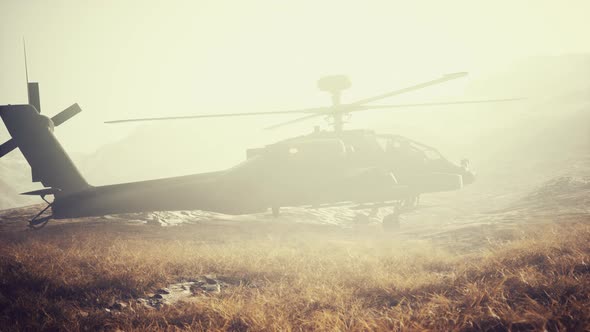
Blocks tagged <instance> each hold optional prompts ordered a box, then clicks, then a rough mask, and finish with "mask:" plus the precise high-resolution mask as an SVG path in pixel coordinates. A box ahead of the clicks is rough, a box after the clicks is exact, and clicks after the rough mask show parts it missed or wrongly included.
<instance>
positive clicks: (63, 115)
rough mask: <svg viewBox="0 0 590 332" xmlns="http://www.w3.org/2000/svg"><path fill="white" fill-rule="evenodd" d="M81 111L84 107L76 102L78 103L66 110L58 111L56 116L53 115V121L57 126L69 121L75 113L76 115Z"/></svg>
mask: <svg viewBox="0 0 590 332" xmlns="http://www.w3.org/2000/svg"><path fill="white" fill-rule="evenodd" d="M80 112H82V109H81V108H80V106H78V104H77V103H76V104H74V105H72V106H70V107H68V108H66V109H65V110H63V111H61V112H59V113H57V114H56V115H55V116H53V117H52V118H51V121H53V125H54V126H56V127H57V126H59V125H60V124H62V123H64V122H66V121H68V120H69V119H70V118H71V117H73V116H74V115H76V114H78V113H80Z"/></svg>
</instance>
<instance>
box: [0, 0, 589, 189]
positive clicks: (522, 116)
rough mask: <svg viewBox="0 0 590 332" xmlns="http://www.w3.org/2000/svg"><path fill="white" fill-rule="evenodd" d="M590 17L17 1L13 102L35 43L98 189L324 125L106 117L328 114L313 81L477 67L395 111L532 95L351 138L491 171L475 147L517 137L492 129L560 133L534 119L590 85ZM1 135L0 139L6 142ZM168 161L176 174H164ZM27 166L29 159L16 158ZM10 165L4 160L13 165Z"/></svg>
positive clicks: (39, 68) (73, 142)
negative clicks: (74, 112)
mask: <svg viewBox="0 0 590 332" xmlns="http://www.w3.org/2000/svg"><path fill="white" fill-rule="evenodd" d="M589 10H590V4H588V3H587V2H585V1H572V2H568V5H567V6H566V5H564V4H563V3H558V2H553V1H522V2H518V3H514V2H510V1H494V2H486V3H482V2H477V3H474V2H469V1H446V2H444V3H442V2H435V1H419V2H411V3H409V2H402V1H396V2H391V1H369V2H366V1H363V2H354V3H346V4H344V3H342V2H337V1H322V2H320V3H318V2H313V1H299V2H296V3H286V2H276V1H250V2H247V3H246V2H244V3H236V2H229V1H200V2H189V1H176V2H171V3H170V2H169V3H167V4H166V5H163V4H161V3H160V2H156V1H141V2H139V1H129V2H118V1H107V2H101V3H100V4H99V3H95V4H93V5H90V4H88V3H80V2H76V1H53V2H51V3H47V2H42V1H30V2H26V3H23V2H17V1H4V2H2V4H0V12H2V13H3V14H4V17H3V20H2V21H1V23H0V24H1V26H0V45H1V46H0V47H1V48H2V51H3V52H2V55H0V68H2V73H3V75H2V77H1V78H0V103H2V104H17V103H24V102H25V101H26V91H25V84H24V68H23V60H22V37H25V38H26V39H27V48H28V58H29V75H30V79H31V80H32V81H39V82H40V83H41V101H42V108H43V112H44V113H46V114H49V115H52V114H55V113H57V112H58V111H60V110H61V109H63V108H65V107H67V106H69V105H70V104H71V103H74V102H78V103H79V104H80V105H81V106H82V108H83V109H84V112H83V113H81V114H80V115H78V116H77V117H76V118H74V119H72V120H71V121H70V122H68V123H67V124H66V125H64V126H61V127H60V128H58V130H57V131H56V135H57V136H58V138H59V139H60V141H61V142H62V144H63V145H64V147H65V148H66V150H68V151H70V152H71V153H72V154H73V157H74V159H75V160H76V161H77V162H78V163H79V164H80V168H81V169H82V172H83V173H86V174H88V177H89V180H95V182H96V181H97V182H98V183H97V184H100V183H107V182H111V181H125V180H138V179H140V178H146V177H152V176H153V177H160V176H170V175H175V174H186V173H188V172H190V171H193V170H194V171H195V172H198V171H208V170H213V169H217V168H224V167H229V166H231V165H232V164H233V163H235V162H238V161H240V160H242V159H243V158H244V149H246V148H248V147H254V146H258V145H263V144H269V143H272V142H274V141H277V140H279V139H283V138H287V137H290V136H294V135H299V134H303V133H306V132H309V130H310V129H311V127H312V126H313V125H315V124H322V125H325V123H324V122H316V123H314V122H305V123H302V124H298V125H295V126H292V127H286V128H284V129H281V130H276V131H262V130H261V128H263V127H265V126H267V125H270V124H275V123H278V122H281V121H282V120H287V119H291V118H290V117H288V116H287V117H282V116H277V117H268V118H267V117H263V118H255V119H224V120H202V121H191V122H169V123H154V124H147V125H123V126H114V125H105V124H103V123H102V122H103V121H104V120H109V119H116V118H127V117H147V116H165V115H177V114H178V115H189V114H195V113H196V114H198V113H223V112H249V111H267V110H268V111H272V110H283V109H285V110H286V109H293V108H300V107H309V106H318V105H326V104H327V103H328V102H329V101H328V98H327V96H326V95H324V93H322V92H319V91H318V90H317V89H316V87H315V81H316V79H317V78H319V77H320V76H322V75H325V74H334V73H344V74H348V75H350V77H351V79H352V82H353V86H352V88H351V89H350V90H349V91H346V92H345V96H344V98H345V100H348V101H351V100H355V99H360V98H363V97H366V96H369V95H372V94H378V93H381V92H384V91H389V90H393V89H396V88H399V87H404V86H407V85H410V84H412V83H416V82H420V81H423V80H428V79H431V78H435V77H438V76H439V75H441V74H444V73H448V72H456V71H469V72H470V73H471V75H470V78H468V79H467V80H458V81H456V82H450V83H446V84H444V85H441V86H438V87H432V88H429V89H425V90H423V91H421V92H419V93H412V94H408V95H407V96H403V97H401V98H392V99H391V102H409V101H418V102H421V101H430V100H451V99H474V98H496V97H499V98H503V97H527V98H529V99H528V100H527V101H526V102H524V103H519V104H515V105H494V106H480V107H461V108H440V109H431V110H427V111H424V112H419V113H416V112H413V110H409V111H407V112H389V113H388V112H387V111H383V112H376V113H373V114H359V115H355V116H354V117H353V121H354V122H353V123H352V126H351V128H374V129H377V130H380V131H382V132H385V131H387V132H400V133H402V134H404V135H407V136H409V137H412V138H416V139H418V140H423V141H424V142H425V143H429V144H431V145H434V146H436V147H439V148H441V150H443V152H447V151H448V154H450V157H452V158H453V159H457V158H460V157H463V155H462V154H463V152H462V151H463V150H461V149H464V151H466V154H467V156H469V157H471V158H472V159H474V162H475V163H477V160H475V158H477V157H482V156H481V155H479V156H478V155H475V156H474V155H473V153H474V152H473V151H476V152H475V153H476V154H477V148H478V145H477V144H482V142H487V143H486V145H483V146H481V149H482V150H489V149H499V148H502V147H505V145H506V144H512V143H514V141H510V140H505V141H502V140H498V141H495V140H494V139H487V140H483V138H481V137H482V136H485V133H488V135H492V137H493V135H495V134H494V133H498V132H502V131H503V128H504V127H506V126H507V125H514V126H516V125H515V123H524V124H526V123H536V122H535V121H540V122H539V123H541V122H542V123H544V125H547V124H549V123H551V117H552V113H551V112H552V109H551V108H548V107H547V108H545V111H544V112H545V113H542V114H534V113H533V112H531V110H534V109H535V106H536V105H539V103H540V101H539V100H545V99H543V98H545V97H546V94H547V93H553V94H554V96H560V95H563V94H564V93H569V91H574V92H575V91H584V89H585V88H587V87H588V85H587V84H588V83H585V82H588V81H589V80H588V77H590V75H589V74H588V72H589V71H588V68H590V67H589V66H587V64H588V57H587V56H585V55H584V54H588V53H590V44H588V43H583V42H581V41H583V40H584V37H583V33H584V32H586V31H590V22H588V21H587V19H586V13H587V12H588V11H589ZM571 54H579V55H574V56H572V55H571ZM574 58H575V59H582V60H580V61H579V62H576V61H578V60H576V61H574V60H572V59H574ZM531 63H532V64H531ZM548 63H549V64H550V65H547V64H548ZM572 63H574V65H572ZM526 66H529V67H527V68H528V69H527V68H525V69H527V70H523V69H522V68H523V67H526ZM561 68H563V69H564V70H563V71H562V70H561ZM519 69H520V71H519ZM578 69H579V71H578ZM539 72H541V73H543V74H540V75H539V76H538V77H534V78H532V77H531V75H534V74H538V73H539ZM545 74H550V75H545ZM562 74H563V75H562ZM560 75H561V76H560ZM584 80H585V81H584ZM487 81H490V82H489V83H486V82H487ZM531 85H532V86H531ZM585 91H587V90H585ZM539 98H541V99H539ZM578 99H580V98H578ZM581 99H582V100H583V98H581ZM586 105H587V99H586ZM574 108H575V107H574ZM557 109H558V108H556V111H555V112H558V110H557ZM571 111H575V110H571ZM559 114H562V112H560V113H559ZM537 115H542V116H541V117H537ZM555 115H557V113H555ZM514 119H517V120H518V121H513V120H514ZM531 121H532V122H531ZM528 127H529V128H530V127H534V126H528ZM1 130H2V131H0V138H2V139H4V138H7V134H6V132H5V131H4V128H1ZM494 130H495V131H494ZM515 130H516V131H518V130H519V129H515ZM128 135H132V137H135V139H134V138H131V139H127V140H126V141H127V143H125V145H124V146H121V147H118V148H117V149H120V151H123V152H125V154H119V155H117V153H115V152H117V149H115V150H113V149H112V148H110V147H112V146H113V143H114V142H116V141H118V140H120V139H123V138H125V137H126V136H128ZM482 140H483V141H482ZM129 142H133V143H129ZM466 143H472V145H469V144H466ZM500 143H502V145H501V146H500ZM107 144H110V145H108V146H107ZM490 144H496V146H495V147H493V148H492V147H490ZM109 146H110V147H109ZM101 148H102V149H101ZM97 149H98V150H99V151H98V153H96V154H95V153H94V151H96V150H97ZM109 149H110V151H111V152H109V153H104V154H103V155H102V156H103V157H101V152H103V151H105V150H107V151H109ZM113 151H114V152H113ZM195 151H196V152H195ZM130 152H132V153H130ZM93 154H94V156H95V157H90V158H89V157H88V155H93ZM161 154H163V156H164V157H165V158H167V159H168V160H169V162H168V164H166V161H164V162H159V163H158V162H156V163H154V165H152V161H153V160H156V159H158V156H160V155H161ZM96 156H98V157H96ZM20 158H21V157H20V154H18V153H16V152H15V153H13V154H12V155H11V160H12V161H10V162H11V163H13V162H18V161H19V160H20ZM115 158H123V159H124V158H127V160H126V161H127V162H126V163H125V167H123V168H121V167H120V165H115V166H117V167H116V168H115V169H112V170H110V172H107V173H106V174H99V173H101V172H100V171H101V170H103V169H105V167H106V166H109V165H111V166H113V162H112V160H113V159H115ZM15 160H16V161H15ZM7 162H8V161H6V158H5V159H3V160H2V161H0V163H1V165H3V166H5V167H8V166H6V163H7ZM150 167H151V168H150ZM11 169H12V168H11ZM138 169H139V171H137V170H138ZM103 173H105V172H103ZM12 174H14V175H12ZM28 174H29V170H28V169H26V168H22V169H20V170H19V171H18V172H17V173H11V176H10V178H11V179H13V178H18V179H19V180H18V181H16V182H17V183H18V184H19V190H20V189H23V190H24V189H29V188H30V189H35V188H37V187H36V186H37V184H31V183H28ZM21 179H22V181H21ZM3 180H6V179H5V178H4V177H3ZM23 182H25V183H23ZM21 186H22V187H21Z"/></svg>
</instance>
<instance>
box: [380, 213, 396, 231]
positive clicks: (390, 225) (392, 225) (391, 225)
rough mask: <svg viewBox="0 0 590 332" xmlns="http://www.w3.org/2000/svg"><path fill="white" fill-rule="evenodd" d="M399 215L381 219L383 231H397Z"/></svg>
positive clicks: (389, 215)
mask: <svg viewBox="0 0 590 332" xmlns="http://www.w3.org/2000/svg"><path fill="white" fill-rule="evenodd" d="M399 221H400V220H399V213H390V214H388V215H386V216H385V217H383V229H384V230H385V231H388V232H392V231H396V230H398V229H399V227H400V225H399Z"/></svg>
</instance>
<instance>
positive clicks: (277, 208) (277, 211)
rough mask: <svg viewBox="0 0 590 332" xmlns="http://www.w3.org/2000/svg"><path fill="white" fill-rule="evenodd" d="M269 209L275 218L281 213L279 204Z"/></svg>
mask: <svg viewBox="0 0 590 332" xmlns="http://www.w3.org/2000/svg"><path fill="white" fill-rule="evenodd" d="M270 209H271V211H272V216H273V217H275V218H277V217H278V216H279V214H280V213H281V207H280V206H276V205H273V206H272V207H271V208H270Z"/></svg>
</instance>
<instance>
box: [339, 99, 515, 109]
mask: <svg viewBox="0 0 590 332" xmlns="http://www.w3.org/2000/svg"><path fill="white" fill-rule="evenodd" d="M523 99H524V98H505V99H484V100H464V101H448V102H429V103H415V104H393V105H365V106H359V107H357V108H353V109H351V110H350V111H349V112H358V111H368V110H378V109H389V108H410V107H425V106H444V105H462V104H484V103H503V102H509V101H517V100H523Z"/></svg>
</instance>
